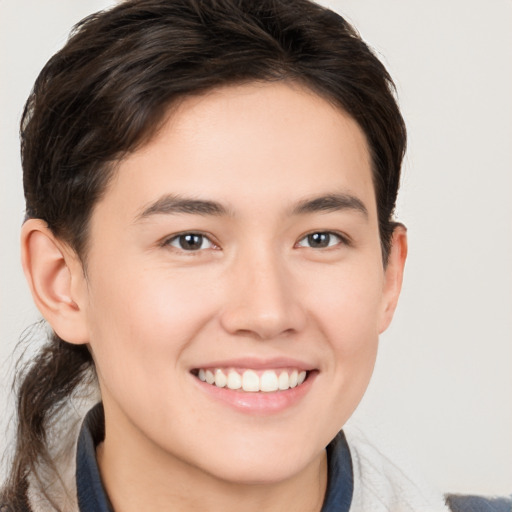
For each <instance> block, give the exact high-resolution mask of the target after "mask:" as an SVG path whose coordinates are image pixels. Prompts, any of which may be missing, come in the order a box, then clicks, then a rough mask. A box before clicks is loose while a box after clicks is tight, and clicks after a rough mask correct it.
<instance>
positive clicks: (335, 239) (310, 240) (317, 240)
mask: <svg viewBox="0 0 512 512" xmlns="http://www.w3.org/2000/svg"><path fill="white" fill-rule="evenodd" d="M340 243H343V239H342V238H341V236H340V235H337V234H335V233H332V232H329V231H318V232H316V233H310V234H309V235H306V236H305V237H304V238H302V239H301V240H299V242H298V244H297V245H299V247H310V248H311V249H325V248H327V247H333V246H334V245H338V244H340Z"/></svg>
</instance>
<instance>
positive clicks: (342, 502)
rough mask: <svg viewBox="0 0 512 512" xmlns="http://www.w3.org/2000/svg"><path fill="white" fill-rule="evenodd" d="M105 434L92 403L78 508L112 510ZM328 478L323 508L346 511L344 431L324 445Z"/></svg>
mask: <svg viewBox="0 0 512 512" xmlns="http://www.w3.org/2000/svg"><path fill="white" fill-rule="evenodd" d="M104 438H105V415H104V412H103V404H101V403H99V404H97V405H95V406H94V407H93V408H92V409H91V410H90V411H89V412H88V413H87V416H86V417H85V419H84V422H83V424H82V428H81V429H80V435H79V437H78V446H77V455H76V485H77V494H78V506H79V508H80V512H114V509H113V508H112V504H111V503H110V501H109V499H108V496H107V493H106V492H105V488H104V487H103V484H102V482H101V477H100V471H99V468H98V462H97V460H96V446H97V445H98V444H99V443H101V442H102V441H103V439H104ZM327 461H328V481H327V492H326V494H325V501H324V505H323V507H322V512H348V510H349V508H350V503H351V502H352V493H353V490H354V478H353V471H352V458H351V456H350V451H349V448H348V445H347V441H346V439H345V435H344V434H343V432H340V433H339V434H338V435H337V436H336V437H335V438H334V439H333V440H332V442H331V443H330V444H329V446H327Z"/></svg>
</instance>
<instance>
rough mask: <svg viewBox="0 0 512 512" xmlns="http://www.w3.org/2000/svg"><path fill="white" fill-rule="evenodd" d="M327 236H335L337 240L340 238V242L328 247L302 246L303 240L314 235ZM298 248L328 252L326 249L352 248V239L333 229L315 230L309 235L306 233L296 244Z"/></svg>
mask: <svg viewBox="0 0 512 512" xmlns="http://www.w3.org/2000/svg"><path fill="white" fill-rule="evenodd" d="M317 233H318V234H320V233H321V234H327V235H331V236H335V237H336V238H338V240H339V242H338V243H336V244H333V245H328V246H327V247H320V248H318V247H310V246H307V245H301V244H300V242H302V241H303V240H305V239H307V237H309V236H311V235H314V234H317ZM295 245H296V246H298V247H305V248H309V249H317V250H326V249H331V248H334V247H337V246H340V245H341V246H348V247H350V246H351V245H352V240H351V238H350V237H349V236H348V235H346V234H344V233H341V232H340V231H336V230H332V229H315V230H313V231H309V232H308V233H304V234H303V235H302V236H301V237H300V238H299V239H298V241H297V243H296V244H295Z"/></svg>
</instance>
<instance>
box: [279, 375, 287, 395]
mask: <svg viewBox="0 0 512 512" xmlns="http://www.w3.org/2000/svg"><path fill="white" fill-rule="evenodd" d="M289 387H290V377H289V375H288V374H287V373H286V372H281V375H279V389H280V390H281V391H283V390H285V389H288V388H289Z"/></svg>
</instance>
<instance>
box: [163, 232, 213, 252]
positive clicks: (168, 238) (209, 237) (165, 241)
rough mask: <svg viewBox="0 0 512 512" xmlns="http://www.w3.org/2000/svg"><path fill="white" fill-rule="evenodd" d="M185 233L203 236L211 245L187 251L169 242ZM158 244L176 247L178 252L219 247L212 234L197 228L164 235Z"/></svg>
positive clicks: (199, 250) (200, 250)
mask: <svg viewBox="0 0 512 512" xmlns="http://www.w3.org/2000/svg"><path fill="white" fill-rule="evenodd" d="M186 235H197V236H202V237H203V238H205V239H206V240H208V241H209V242H210V244H211V247H207V248H205V249H197V250H189V251H187V250H185V249H183V248H180V247H176V246H174V245H172V244H171V243H172V242H174V241H175V240H178V239H179V238H180V237H181V236H186ZM159 245H160V246H161V247H171V248H172V249H176V250H177V251H179V252H183V253H189V254H193V253H198V252H202V251H205V250H208V249H220V247H219V244H218V243H217V242H216V241H215V240H214V237H213V235H211V234H209V233H205V232H204V231H197V230H188V231H187V230H185V231H180V232H179V233H173V234H172V235H169V236H166V237H165V238H163V239H162V241H161V242H160V244H159Z"/></svg>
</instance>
